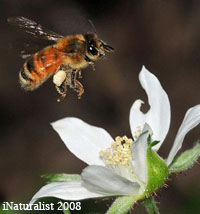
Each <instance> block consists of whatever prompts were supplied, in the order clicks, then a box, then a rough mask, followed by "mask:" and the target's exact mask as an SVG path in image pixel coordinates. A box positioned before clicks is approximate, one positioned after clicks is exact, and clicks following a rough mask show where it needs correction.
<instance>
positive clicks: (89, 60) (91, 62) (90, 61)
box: [83, 55, 95, 71]
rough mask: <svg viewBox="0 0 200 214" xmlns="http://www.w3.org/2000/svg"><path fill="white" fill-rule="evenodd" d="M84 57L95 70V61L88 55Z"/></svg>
mask: <svg viewBox="0 0 200 214" xmlns="http://www.w3.org/2000/svg"><path fill="white" fill-rule="evenodd" d="M83 57H84V59H85V61H87V62H88V64H89V65H90V66H91V67H92V70H93V71H95V67H94V62H93V61H92V60H91V59H90V58H89V57H88V56H87V55H84V56H83Z"/></svg>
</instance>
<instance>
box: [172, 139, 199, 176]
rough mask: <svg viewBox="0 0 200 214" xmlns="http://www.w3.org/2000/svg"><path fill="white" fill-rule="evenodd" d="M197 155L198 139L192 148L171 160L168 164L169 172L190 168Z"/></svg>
mask: <svg viewBox="0 0 200 214" xmlns="http://www.w3.org/2000/svg"><path fill="white" fill-rule="evenodd" d="M199 157H200V140H199V141H198V142H197V143H196V145H195V146H194V147H193V148H192V149H189V150H187V151H185V152H183V153H182V154H180V155H179V156H178V157H177V158H175V159H174V160H173V162H172V163H171V165H170V166H169V172H170V173H175V172H182V171H185V170H187V169H189V168H191V167H192V166H193V165H194V163H195V162H196V161H197V160H198V158H199Z"/></svg>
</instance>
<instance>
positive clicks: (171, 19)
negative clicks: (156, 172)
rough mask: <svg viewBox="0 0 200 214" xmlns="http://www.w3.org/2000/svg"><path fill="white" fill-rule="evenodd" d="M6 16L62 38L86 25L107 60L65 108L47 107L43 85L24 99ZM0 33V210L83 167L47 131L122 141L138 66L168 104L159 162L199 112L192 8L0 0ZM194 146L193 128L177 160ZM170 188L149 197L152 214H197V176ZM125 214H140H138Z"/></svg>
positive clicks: (139, 93)
mask: <svg viewBox="0 0 200 214" xmlns="http://www.w3.org/2000/svg"><path fill="white" fill-rule="evenodd" d="M11 16H25V17H27V18H29V19H32V20H35V21H37V22H39V23H40V24H42V25H44V26H45V27H47V28H49V29H51V30H53V31H55V32H57V33H60V34H63V35H68V34H71V33H77V32H81V33H85V32H87V31H88V30H89V29H91V26H90V24H89V23H88V21H87V20H88V19H91V20H92V21H93V23H94V24H95V26H96V28H97V32H98V34H99V36H100V37H101V38H102V39H103V40H104V41H106V42H107V43H108V44H110V45H112V46H113V47H114V48H115V52H114V53H112V54H109V55H107V57H106V59H104V60H102V61H98V62H97V63H96V71H95V72H94V71H92V69H91V68H86V69H84V70H83V72H82V74H83V79H81V80H80V81H81V82H82V83H83V85H84V87H85V93H84V94H83V96H82V99H81V100H78V99H77V94H76V93H74V92H73V91H72V90H69V93H68V95H67V99H65V100H64V101H63V102H62V103H57V102H56V99H57V98H58V95H57V93H56V91H55V88H54V85H53V84H52V80H49V81H48V82H46V83H45V84H44V85H42V87H40V88H39V89H38V90H36V91H34V92H30V93H26V92H24V91H23V90H21V88H20V86H19V83H18V72H19V70H20V69H21V67H22V65H23V62H24V60H23V59H21V58H20V56H19V51H18V50H17V48H15V47H14V45H13V41H15V40H16V39H17V40H18V39H21V40H23V35H22V34H20V33H18V32H17V31H16V30H14V29H13V28H12V27H10V26H8V24H7V22H6V19H7V18H8V17H11ZM0 29H1V31H0V32H1V33H0V48H1V52H0V97H1V100H0V102H1V103H0V121H1V122H0V157H1V162H0V167H1V168H0V169H1V175H0V201H15V202H22V203H27V202H28V201H29V200H30V199H31V197H32V196H33V194H34V193H35V192H36V191H37V190H38V189H39V188H40V187H41V186H42V185H44V181H43V180H42V179H41V178H40V175H42V174H46V173H59V172H66V173H80V172H81V170H82V169H83V167H85V166H86V165H85V164H84V163H83V162H81V161H80V160H78V159H77V158H76V157H75V156H74V155H73V154H71V153H70V152H69V151H68V150H67V149H66V148H65V146H64V144H63V143H62V141H61V139H60V138H59V136H58V135H57V134H56V133H55V132H54V131H53V129H52V128H51V126H50V123H51V122H53V121H56V120H58V119H60V118H63V117H68V116H75V117H79V118H81V119H83V120H85V121H87V122H88V123H90V124H93V125H96V126H100V127H104V128H105V129H106V130H108V131H109V132H110V133H111V135H112V136H113V137H115V136H117V135H124V134H126V135H128V136H131V134H130V129H129V121H128V118H129V110H130V107H131V105H132V103H133V101H134V100H135V99H138V98H142V99H143V100H145V101H146V102H147V98H146V95H145V93H144V91H143V89H142V88H141V86H140V84H139V81H138V73H139V71H140V69H141V66H142V65H143V64H144V65H145V66H146V67H147V68H148V69H149V70H150V71H151V72H153V73H154V74H155V75H156V76H157V77H158V78H159V80H160V81H161V83H162V85H163V87H164V88H165V90H166V92H167V93H168V95H169V98H170V101H171V107H172V123H171V128H170V133H169V135H168V136H167V139H166V141H165V144H164V145H163V146H162V148H161V150H160V154H161V155H162V156H163V157H165V158H166V157H167V154H168V152H169V151H170V148H171V146H172V143H173V139H174V137H175V135H176V132H177V130H178V127H179V125H180V123H181V121H182V119H183V117H184V114H185V112H186V110H187V109H188V108H190V107H192V106H194V105H196V104H198V103H200V84H199V82H200V1H199V0H190V1H187V0H182V1H179V0H168V1H166V0H163V1H161V0H146V1H142V0H141V1H138V0H127V1H122V0H110V1H105V0H101V1H91V0H43V1H41V0H34V1H31V0H26V1H25V0H24V1H23V0H0ZM35 45H36V46H35V47H37V44H35ZM33 46H34V44H33ZM199 137H200V127H198V128H195V129H194V130H192V132H190V133H189V134H188V135H187V137H186V139H185V143H184V145H183V149H182V151H184V149H188V148H190V147H191V146H192V145H193V143H194V142H195V141H196V140H197V139H198V138H199ZM172 178H173V180H172V181H171V182H169V188H168V189H163V190H161V191H160V193H159V194H158V198H157V200H158V201H159V202H160V205H159V208H160V211H161V213H163V214H167V213H172V214H186V213H187V214H188V213H195V214H196V213H200V182H199V180H200V166H199V165H198V164H196V165H195V166H194V167H193V168H192V169H190V170H188V171H187V172H186V173H185V176H183V175H180V176H178V177H172ZM85 203H86V205H85V207H87V202H85ZM88 203H89V205H88V206H91V207H96V206H97V204H98V203H97V202H96V201H92V202H91V201H90V202H88ZM105 203H107V202H105ZM108 204H109V203H108ZM77 213H84V211H81V212H77ZM133 213H145V210H144V209H143V208H141V206H138V207H136V208H135V209H134V211H133Z"/></svg>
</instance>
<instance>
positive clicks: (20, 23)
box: [7, 16, 63, 41]
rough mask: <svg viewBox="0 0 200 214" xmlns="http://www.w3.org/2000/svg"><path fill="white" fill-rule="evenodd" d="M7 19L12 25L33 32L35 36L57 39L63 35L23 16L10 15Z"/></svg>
mask: <svg viewBox="0 0 200 214" xmlns="http://www.w3.org/2000/svg"><path fill="white" fill-rule="evenodd" d="M7 21H8V23H9V24H10V25H13V26H16V27H18V28H20V29H21V30H23V31H25V32H26V33H28V34H31V35H32V36H33V37H35V38H39V39H44V40H49V41H57V40H58V39H60V38H62V37H63V36H61V35H59V34H57V33H55V32H53V31H50V30H48V29H46V28H44V27H43V26H41V25H40V24H38V23H36V22H34V21H32V20H30V19H27V18H25V17H23V16H17V17H10V18H8V20H7Z"/></svg>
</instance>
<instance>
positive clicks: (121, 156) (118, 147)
mask: <svg viewBox="0 0 200 214" xmlns="http://www.w3.org/2000/svg"><path fill="white" fill-rule="evenodd" d="M132 144H133V140H132V139H131V138H128V137H127V136H123V137H119V136H118V137H116V138H115V141H114V142H113V143H112V145H111V147H110V148H108V149H106V150H105V151H101V152H100V154H99V155H100V157H101V158H102V159H104V161H105V163H106V165H117V164H121V165H127V164H128V162H129V161H130V160H131V159H132Z"/></svg>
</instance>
